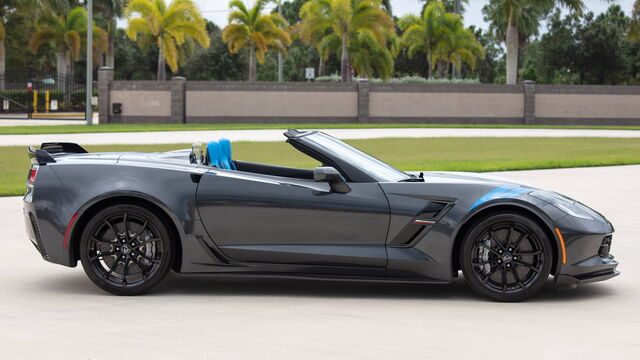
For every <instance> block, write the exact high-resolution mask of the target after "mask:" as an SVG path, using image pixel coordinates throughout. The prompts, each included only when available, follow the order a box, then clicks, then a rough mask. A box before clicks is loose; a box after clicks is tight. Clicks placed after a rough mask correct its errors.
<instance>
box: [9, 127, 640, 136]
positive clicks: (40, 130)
mask: <svg viewBox="0 0 640 360" xmlns="http://www.w3.org/2000/svg"><path fill="white" fill-rule="evenodd" d="M288 128H296V129H371V128H505V129H511V128H519V129H520V128H532V129H596V130H640V126H527V125H517V126H515V125H464V124H462V125H438V124H127V125H123V124H105V125H96V126H87V125H42V126H40V125H38V126H0V135H18V134H71V133H100V132H140V131H187V130H190V131H193V130H250V129H288Z"/></svg>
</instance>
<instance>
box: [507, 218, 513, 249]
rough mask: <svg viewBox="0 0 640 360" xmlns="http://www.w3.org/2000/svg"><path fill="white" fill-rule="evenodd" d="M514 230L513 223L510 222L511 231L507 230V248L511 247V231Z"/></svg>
mask: <svg viewBox="0 0 640 360" xmlns="http://www.w3.org/2000/svg"><path fill="white" fill-rule="evenodd" d="M512 232H513V224H509V231H507V246H505V247H506V248H507V249H509V248H511V233H512Z"/></svg>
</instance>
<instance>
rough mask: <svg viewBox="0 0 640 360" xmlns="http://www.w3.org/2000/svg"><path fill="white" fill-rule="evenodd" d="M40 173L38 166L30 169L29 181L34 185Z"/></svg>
mask: <svg viewBox="0 0 640 360" xmlns="http://www.w3.org/2000/svg"><path fill="white" fill-rule="evenodd" d="M37 174H38V168H37V167H34V168H31V170H29V178H28V179H27V183H28V184H29V185H33V183H34V182H35V181H36V175H37Z"/></svg>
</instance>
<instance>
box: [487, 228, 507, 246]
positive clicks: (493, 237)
mask: <svg viewBox="0 0 640 360" xmlns="http://www.w3.org/2000/svg"><path fill="white" fill-rule="evenodd" d="M489 238H490V239H493V241H494V242H495V243H496V244H498V246H499V247H500V249H501V250H502V251H504V246H502V243H501V242H500V240H498V237H497V236H495V234H494V233H493V229H491V230H489Z"/></svg>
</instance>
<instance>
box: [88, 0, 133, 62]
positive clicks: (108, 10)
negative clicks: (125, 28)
mask: <svg viewBox="0 0 640 360" xmlns="http://www.w3.org/2000/svg"><path fill="white" fill-rule="evenodd" d="M126 2H127V0H95V1H94V2H93V4H94V7H95V10H96V12H97V13H99V14H100V15H101V16H102V18H103V19H104V21H105V22H106V29H107V34H108V36H109V49H108V50H107V53H106V63H105V65H107V66H108V67H111V68H113V67H115V60H114V57H115V38H116V30H117V25H118V24H117V21H118V19H119V18H121V17H122V15H123V10H124V6H125V4H126Z"/></svg>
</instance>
